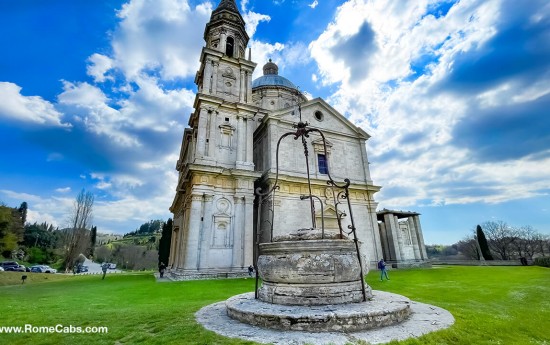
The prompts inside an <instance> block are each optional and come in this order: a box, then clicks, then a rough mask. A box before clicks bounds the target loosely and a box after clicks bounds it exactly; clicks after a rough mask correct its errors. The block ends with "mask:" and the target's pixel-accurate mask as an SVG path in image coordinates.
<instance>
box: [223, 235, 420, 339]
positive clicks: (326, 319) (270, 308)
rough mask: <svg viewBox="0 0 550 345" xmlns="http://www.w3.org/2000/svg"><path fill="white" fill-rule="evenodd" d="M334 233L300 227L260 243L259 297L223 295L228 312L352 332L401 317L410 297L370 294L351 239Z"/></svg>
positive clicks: (256, 320) (251, 319)
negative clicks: (226, 296)
mask: <svg viewBox="0 0 550 345" xmlns="http://www.w3.org/2000/svg"><path fill="white" fill-rule="evenodd" d="M327 237H329V238H327ZM339 237H340V236H339V234H328V235H327V236H325V235H324V234H322V232H321V231H318V230H310V229H301V230H297V231H295V232H293V233H291V234H287V235H284V236H280V237H275V238H273V242H270V243H263V244H260V245H259V253H260V255H259V257H258V262H257V264H258V274H259V276H260V277H261V279H262V285H261V287H260V288H259V289H258V299H255V298H254V294H250V293H249V294H242V295H238V296H234V297H232V298H230V299H228V300H227V301H226V307H227V315H228V316H229V317H231V318H233V319H235V320H239V321H241V322H244V323H248V324H251V325H255V326H260V327H265V328H271V329H279V330H301V331H310V332H330V331H344V332H353V331H360V330H366V329H373V328H377V327H384V326H388V325H392V324H396V323H399V322H402V321H404V320H406V319H407V317H408V316H409V315H410V313H411V309H410V301H409V299H407V298H405V297H403V296H399V295H394V294H388V293H386V294H383V298H380V296H381V295H380V294H379V295H378V296H377V297H375V296H373V294H372V290H371V288H370V287H369V286H368V285H367V284H366V283H364V282H363V281H362V279H363V276H362V272H361V266H360V264H361V263H360V261H359V256H358V255H357V248H356V247H355V243H354V242H353V241H352V240H349V239H347V238H345V239H340V238H339ZM363 273H364V272H363ZM363 289H364V290H363ZM363 292H364V293H363ZM365 299H366V300H365Z"/></svg>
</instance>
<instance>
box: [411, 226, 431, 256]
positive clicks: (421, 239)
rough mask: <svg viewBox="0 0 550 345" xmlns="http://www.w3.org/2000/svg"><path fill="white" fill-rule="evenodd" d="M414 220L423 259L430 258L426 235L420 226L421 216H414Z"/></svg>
mask: <svg viewBox="0 0 550 345" xmlns="http://www.w3.org/2000/svg"><path fill="white" fill-rule="evenodd" d="M413 221H414V225H415V228H416V234H417V236H418V246H419V249H420V253H421V256H422V260H428V254H427V253H426V245H425V244H424V235H423V234H422V227H421V226H420V218H419V217H418V216H413Z"/></svg>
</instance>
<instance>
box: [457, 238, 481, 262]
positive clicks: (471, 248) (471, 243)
mask: <svg viewBox="0 0 550 345" xmlns="http://www.w3.org/2000/svg"><path fill="white" fill-rule="evenodd" d="M456 246H457V247H458V250H459V251H460V252H461V253H462V254H463V255H464V256H465V257H466V258H468V259H474V260H479V259H480V255H481V253H480V252H479V248H478V246H477V244H476V240H475V239H474V238H473V237H472V236H471V235H470V236H466V237H465V238H464V239H463V240H461V241H458V243H457V244H456Z"/></svg>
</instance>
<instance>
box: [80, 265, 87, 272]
mask: <svg viewBox="0 0 550 345" xmlns="http://www.w3.org/2000/svg"><path fill="white" fill-rule="evenodd" d="M88 271H89V268H88V266H86V265H82V266H80V273H84V272H88Z"/></svg>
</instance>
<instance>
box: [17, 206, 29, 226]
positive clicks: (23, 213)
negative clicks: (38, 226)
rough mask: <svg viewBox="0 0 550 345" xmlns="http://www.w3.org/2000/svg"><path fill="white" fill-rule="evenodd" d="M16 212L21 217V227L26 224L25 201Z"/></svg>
mask: <svg viewBox="0 0 550 345" xmlns="http://www.w3.org/2000/svg"><path fill="white" fill-rule="evenodd" d="M18 211H19V214H20V215H21V221H22V223H23V225H25V223H26V222H27V203H26V202H25V201H23V202H22V203H21V206H19V209H18Z"/></svg>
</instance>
